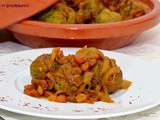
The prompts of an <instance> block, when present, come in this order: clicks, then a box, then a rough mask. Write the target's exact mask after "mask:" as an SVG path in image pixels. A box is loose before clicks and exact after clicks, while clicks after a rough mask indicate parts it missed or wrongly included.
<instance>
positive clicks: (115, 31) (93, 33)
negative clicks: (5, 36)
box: [8, 0, 160, 49]
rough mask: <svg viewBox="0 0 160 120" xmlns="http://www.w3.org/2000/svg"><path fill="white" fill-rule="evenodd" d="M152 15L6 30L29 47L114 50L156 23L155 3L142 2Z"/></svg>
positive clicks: (158, 9) (30, 23)
mask: <svg viewBox="0 0 160 120" xmlns="http://www.w3.org/2000/svg"><path fill="white" fill-rule="evenodd" d="M143 1H144V2H146V3H147V4H148V5H149V6H150V7H151V8H152V11H151V12H150V13H148V14H146V15H144V16H142V17H139V18H136V19H131V20H127V21H122V22H116V23H106V24H87V25H86V24H70V25H69V24H51V23H45V22H40V21H34V20H25V21H22V22H20V23H17V24H14V25H12V26H10V27H9V28H8V29H9V30H10V31H12V32H13V34H14V36H15V37H16V38H17V39H18V40H19V42H21V43H23V44H25V45H28V46H31V47H35V48H37V47H53V46H66V47H67V46H70V47H71V46H72V47H81V46H84V45H88V46H94V47H97V48H103V49H116V48H120V47H123V46H126V45H128V44H130V43H132V42H133V41H134V40H135V39H136V38H137V37H138V36H139V35H140V34H141V33H142V32H144V31H145V30H148V29H150V28H152V27H153V26H155V25H157V24H158V22H159V21H160V20H159V18H160V3H159V2H158V0H143Z"/></svg>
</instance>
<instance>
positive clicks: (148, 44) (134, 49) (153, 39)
mask: <svg viewBox="0 0 160 120" xmlns="http://www.w3.org/2000/svg"><path fill="white" fill-rule="evenodd" d="M159 46H160V25H157V26H156V27H155V28H153V29H151V30H148V31H147V32H145V33H143V34H142V35H141V36H140V37H139V38H138V39H137V40H136V41H135V42H134V43H133V44H132V45H129V46H127V47H124V48H121V49H117V50H114V51H116V52H120V53H124V54H129V55H132V56H136V57H140V58H141V59H145V60H152V61H159V62H160V47H159ZM28 49H31V48H29V47H26V46H23V45H20V44H18V43H14V42H11V41H7V42H2V43H0V56H3V55H6V54H8V53H12V52H16V51H21V50H28ZM0 116H2V117H4V118H5V119H6V120H43V119H42V118H37V117H29V116H25V115H20V114H16V113H11V112H8V111H5V110H1V109H0ZM46 120H47V119H46ZM48 120H49V119H48ZM104 120H160V106H157V107H155V108H152V109H150V110H147V111H144V112H140V113H137V114H132V115H127V116H123V117H117V118H109V119H104Z"/></svg>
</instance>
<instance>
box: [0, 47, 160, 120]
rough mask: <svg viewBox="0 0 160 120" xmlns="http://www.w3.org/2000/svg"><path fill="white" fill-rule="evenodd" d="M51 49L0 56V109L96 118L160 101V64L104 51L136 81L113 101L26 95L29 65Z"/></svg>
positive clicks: (61, 116)
mask: <svg viewBox="0 0 160 120" xmlns="http://www.w3.org/2000/svg"><path fill="white" fill-rule="evenodd" d="M63 50H64V53H65V54H69V53H72V54H73V53H75V51H76V50H77V49H76V48H64V49H63ZM50 52H51V49H37V50H29V51H24V52H18V53H13V54H9V55H6V56H3V57H1V58H0V108H2V109H5V110H8V111H12V112H16V113H21V114H26V115H31V116H38V117H46V118H61V119H94V118H108V117H116V116H121V115H127V114H132V113H136V112H140V111H143V110H146V109H149V108H152V107H154V106H157V105H159V103H160V92H159V90H160V86H159V85H160V75H159V71H160V64H154V63H149V62H146V61H142V60H139V59H136V58H133V57H130V56H127V55H123V54H119V53H114V52H108V51H103V53H104V54H105V55H107V56H109V57H112V58H115V59H116V60H117V62H118V64H119V65H120V66H121V68H122V71H123V74H124V77H125V79H129V80H131V81H132V82H133V84H132V86H131V87H130V88H129V89H128V90H127V91H123V90H122V91H119V92H117V93H116V94H113V95H112V97H113V99H114V101H115V102H114V103H113V104H108V103H103V102H97V103H95V104H76V103H55V102H49V101H47V100H45V99H37V98H33V97H30V96H27V95H24V94H23V87H24V85H25V84H28V83H30V81H31V77H30V72H29V65H30V63H31V62H32V60H34V59H35V58H36V57H37V56H38V55H41V54H43V53H50Z"/></svg>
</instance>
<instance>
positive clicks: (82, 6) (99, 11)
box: [38, 0, 151, 24]
mask: <svg viewBox="0 0 160 120" xmlns="http://www.w3.org/2000/svg"><path fill="white" fill-rule="evenodd" d="M150 11H151V8H150V7H149V5H147V4H146V3H144V2H142V1H141V0H59V2H58V3H56V4H55V5H54V6H53V7H52V8H50V9H49V10H47V11H45V12H44V13H42V14H41V15H39V16H38V20H40V21H45V22H49V23H57V24H91V23H110V22H118V21H123V20H128V19H134V18H137V17H140V16H143V15H145V14H147V13H149V12H150Z"/></svg>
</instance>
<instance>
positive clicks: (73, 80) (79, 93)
mask: <svg viewBox="0 0 160 120" xmlns="http://www.w3.org/2000/svg"><path fill="white" fill-rule="evenodd" d="M30 72H31V76H32V83H31V84H29V85H26V86H25V87H24V93H25V94H27V95H29V96H33V97H38V98H41V97H44V98H47V99H48V100H49V101H55V102H62V103H64V102H74V103H94V102H97V101H103V102H108V103H112V102H113V100H112V98H111V97H110V95H109V94H111V93H114V92H116V91H118V90H120V89H128V88H129V86H130V85H131V82H130V81H127V80H124V79H123V75H122V71H121V69H120V67H119V66H118V65H117V64H116V61H115V60H114V59H111V58H109V57H107V56H104V54H103V53H102V52H101V51H99V50H98V49H96V48H92V47H90V48H87V47H83V48H81V49H80V50H78V51H77V52H76V54H75V55H73V54H71V55H67V56H64V54H63V51H61V50H60V48H54V49H53V50H52V53H51V54H43V55H41V56H39V57H37V58H36V59H35V60H34V61H33V62H32V64H31V66H30Z"/></svg>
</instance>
